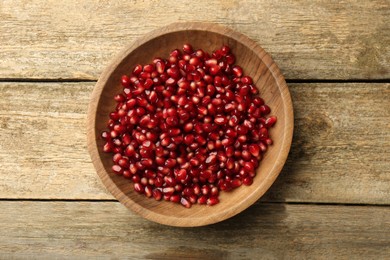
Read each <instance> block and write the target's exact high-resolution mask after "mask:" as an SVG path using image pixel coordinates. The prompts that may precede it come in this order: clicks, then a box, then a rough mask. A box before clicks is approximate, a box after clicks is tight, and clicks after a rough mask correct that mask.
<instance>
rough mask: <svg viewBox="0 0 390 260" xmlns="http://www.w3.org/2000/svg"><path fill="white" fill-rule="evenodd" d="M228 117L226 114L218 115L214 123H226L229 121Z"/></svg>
mask: <svg viewBox="0 0 390 260" xmlns="http://www.w3.org/2000/svg"><path fill="white" fill-rule="evenodd" d="M227 121H228V120H227V118H226V117H225V116H217V117H215V119H214V123H216V124H217V125H225V124H226V123H227Z"/></svg>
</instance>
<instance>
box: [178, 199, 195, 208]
mask: <svg viewBox="0 0 390 260" xmlns="http://www.w3.org/2000/svg"><path fill="white" fill-rule="evenodd" d="M180 203H181V205H183V206H184V207H186V208H191V206H192V204H191V202H189V201H188V200H187V199H186V198H184V197H181V199H180Z"/></svg>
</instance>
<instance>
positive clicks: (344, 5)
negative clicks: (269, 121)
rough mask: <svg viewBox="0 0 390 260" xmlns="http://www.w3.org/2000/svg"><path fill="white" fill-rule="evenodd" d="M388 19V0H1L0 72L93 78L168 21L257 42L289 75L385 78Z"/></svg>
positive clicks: (388, 73)
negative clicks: (210, 26) (208, 26)
mask: <svg viewBox="0 0 390 260" xmlns="http://www.w3.org/2000/svg"><path fill="white" fill-rule="evenodd" d="M389 17H390V4H389V1H387V0H376V1H348V2H344V1H332V2H329V1H315V2H313V1H310V0H299V1H294V0H289V1H272V0H261V1H257V0H248V1H238V0H234V1H220V0H207V1H196V2H194V3H191V4H177V1H174V0H167V1H125V2H113V1H98V2H96V1H92V0H88V1H83V2H82V3H80V2H78V1H74V0H73V1H60V2H59V1H53V0H51V1H42V0H33V1H27V2H26V1H22V0H17V1H14V0H6V1H2V2H1V5H0V20H1V26H0V46H1V48H0V78H38V79H39V78H51V79H58V78H61V79H63V78H75V79H97V77H98V76H99V74H100V73H101V72H102V70H103V68H104V67H105V66H107V65H108V62H109V61H110V60H111V59H112V58H113V56H114V55H116V54H117V53H118V52H119V51H120V50H121V49H122V48H124V46H126V45H127V44H128V43H130V42H133V41H134V40H135V39H136V38H138V37H139V36H141V35H143V34H145V33H147V32H149V31H151V30H153V29H156V28H158V27H160V26H164V25H167V24H170V23H172V22H177V21H207V22H213V23H218V24H223V25H226V26H229V27H231V28H233V29H236V30H237V31H239V32H242V33H244V34H246V35H248V36H249V37H250V38H252V39H254V40H255V41H257V42H259V43H260V44H261V45H262V46H263V47H264V48H265V50H266V51H268V52H269V53H270V54H271V55H272V56H273V57H274V59H275V61H276V62H277V63H278V64H279V66H280V68H281V70H282V71H283V72H284V74H285V76H286V78H289V79H296V78H299V79H351V78H353V79H367V78H370V79H384V78H387V79H388V78H390V62H389V61H390V44H389V42H390V30H389V27H388V24H389V22H390V20H389Z"/></svg>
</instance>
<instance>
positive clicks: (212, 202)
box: [207, 197, 219, 206]
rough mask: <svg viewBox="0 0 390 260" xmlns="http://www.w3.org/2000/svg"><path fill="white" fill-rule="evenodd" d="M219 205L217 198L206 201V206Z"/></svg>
mask: <svg viewBox="0 0 390 260" xmlns="http://www.w3.org/2000/svg"><path fill="white" fill-rule="evenodd" d="M218 203H219V199H218V198H217V197H210V198H208V199H207V205H209V206H213V205H215V204H218Z"/></svg>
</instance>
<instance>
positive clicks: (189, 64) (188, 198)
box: [102, 44, 277, 208]
mask: <svg viewBox="0 0 390 260" xmlns="http://www.w3.org/2000/svg"><path fill="white" fill-rule="evenodd" d="M235 61H236V57H235V56H234V54H233V53H232V51H231V49H230V47H229V46H222V47H221V48H220V49H219V50H216V51H214V52H213V53H211V54H208V53H206V52H204V51H203V50H196V51H194V49H193V47H192V46H191V45H190V44H185V45H184V46H183V48H182V51H180V50H179V49H176V50H173V51H172V52H171V53H170V56H169V58H168V59H162V58H155V59H154V60H153V62H152V63H150V64H145V65H141V64H138V65H136V66H135V67H134V68H133V70H132V71H131V70H130V71H131V75H129V76H128V75H123V76H122V77H121V79H120V83H121V85H122V86H123V92H122V93H118V94H117V95H115V96H114V100H115V102H116V103H117V105H116V108H115V110H114V111H112V112H111V113H110V114H109V118H110V119H109V121H108V123H107V127H108V129H107V130H106V131H104V132H103V133H102V138H103V140H104V142H105V143H104V146H103V151H104V152H107V153H113V157H112V161H113V166H112V171H113V172H114V173H115V174H117V175H123V176H124V177H125V178H127V179H129V180H131V181H132V182H133V183H134V190H135V191H136V192H138V193H141V194H144V195H145V196H146V197H153V198H154V199H155V200H157V201H160V200H165V201H171V202H174V203H180V204H181V205H182V206H184V207H186V208H190V207H191V206H192V205H193V204H196V203H198V204H207V205H210V206H212V205H215V204H217V203H219V199H218V196H219V194H220V192H221V191H230V190H232V189H235V188H238V187H240V186H242V185H251V184H252V183H253V178H254V177H255V175H256V171H255V170H256V168H257V167H258V165H259V160H261V158H262V157H263V153H265V152H266V151H267V149H268V146H270V145H272V143H273V140H272V139H271V137H270V133H269V131H270V128H272V127H273V126H274V125H275V123H276V121H277V119H276V117H275V116H272V115H269V114H270V112H271V109H270V107H269V106H267V105H266V104H265V103H264V100H263V99H262V98H260V97H259V96H256V95H257V94H258V90H257V88H256V86H255V85H254V84H253V79H252V78H251V77H250V76H248V75H245V74H244V70H243V68H241V67H240V66H239V65H235V64H234V63H235Z"/></svg>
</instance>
